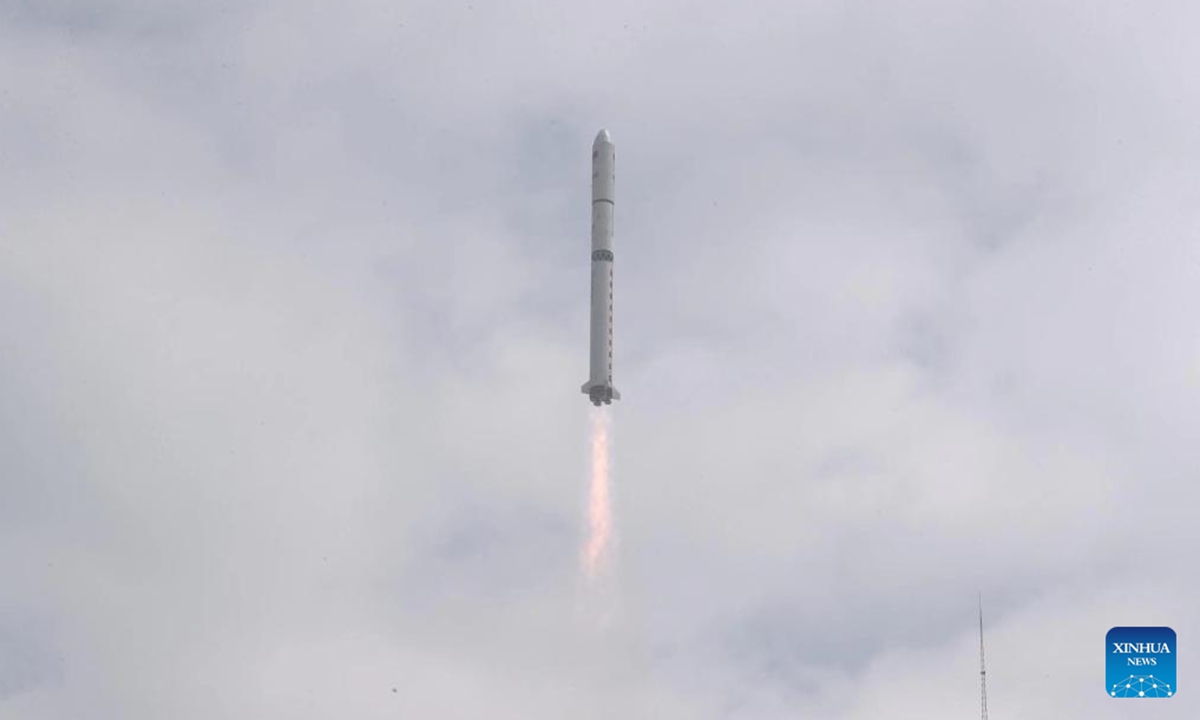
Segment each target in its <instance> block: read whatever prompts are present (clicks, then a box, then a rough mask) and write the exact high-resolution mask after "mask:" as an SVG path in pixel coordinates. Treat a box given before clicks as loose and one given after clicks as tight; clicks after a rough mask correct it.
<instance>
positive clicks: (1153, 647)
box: [1104, 627, 1176, 698]
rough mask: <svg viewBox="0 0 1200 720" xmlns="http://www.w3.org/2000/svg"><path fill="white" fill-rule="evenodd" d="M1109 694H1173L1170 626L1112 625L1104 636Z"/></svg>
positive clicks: (1120, 696)
mask: <svg viewBox="0 0 1200 720" xmlns="http://www.w3.org/2000/svg"><path fill="white" fill-rule="evenodd" d="M1104 647H1105V648H1106V656H1107V658H1108V660H1107V661H1106V663H1105V667H1106V672H1105V677H1106V679H1107V681H1108V695H1109V697H1115V698H1167V697H1174V695H1175V651H1176V647H1175V631H1174V630H1172V629H1171V628H1169V627H1115V628H1113V629H1112V630H1109V631H1108V636H1107V637H1105V639H1104Z"/></svg>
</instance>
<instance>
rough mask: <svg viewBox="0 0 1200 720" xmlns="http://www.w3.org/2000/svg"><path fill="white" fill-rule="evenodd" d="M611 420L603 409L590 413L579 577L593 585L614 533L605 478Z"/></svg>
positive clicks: (607, 563) (608, 561)
mask: <svg viewBox="0 0 1200 720" xmlns="http://www.w3.org/2000/svg"><path fill="white" fill-rule="evenodd" d="M610 427H611V418H610V417H609V414H608V409H607V408H600V407H597V408H594V409H593V410H592V463H591V472H592V477H591V485H590V487H589V489H588V504H587V505H588V506H587V539H586V541H585V542H584V546H583V557H582V566H583V574H584V577H585V578H586V579H587V582H588V584H589V585H595V583H596V582H598V581H599V580H600V578H601V577H603V576H604V575H605V574H606V573H607V571H608V570H609V569H610V567H611V565H612V555H613V545H614V540H615V538H614V533H613V518H612V486H611V484H610V480H611V478H610V475H609V469H610V466H609V457H610V447H609V437H610V433H609V430H610Z"/></svg>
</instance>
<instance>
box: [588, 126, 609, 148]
mask: <svg viewBox="0 0 1200 720" xmlns="http://www.w3.org/2000/svg"><path fill="white" fill-rule="evenodd" d="M604 144H608V145H612V136H611V135H609V134H608V131H607V130H601V131H600V132H599V133H597V134H596V142H594V143H592V146H593V147H595V146H597V145H604Z"/></svg>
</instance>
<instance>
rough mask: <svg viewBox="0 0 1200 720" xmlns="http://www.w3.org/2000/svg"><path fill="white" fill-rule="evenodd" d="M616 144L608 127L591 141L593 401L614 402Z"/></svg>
mask: <svg viewBox="0 0 1200 720" xmlns="http://www.w3.org/2000/svg"><path fill="white" fill-rule="evenodd" d="M616 162H617V153H616V147H615V146H614V145H613V142H612V138H611V137H610V136H609V134H608V131H607V130H601V131H600V133H599V134H598V135H596V141H595V142H593V143H592V328H591V352H590V353H589V358H590V365H591V369H590V373H589V374H588V381H587V382H585V383H584V384H583V387H582V388H580V390H581V391H583V393H584V394H585V395H587V396H588V399H589V400H591V402H592V404H593V405H595V406H597V407H599V406H600V404H601V403H604V404H605V405H611V404H612V401H613V400H620V399H621V393H619V392H617V389H616V388H615V387H613V200H614V194H613V188H614V186H615V185H616Z"/></svg>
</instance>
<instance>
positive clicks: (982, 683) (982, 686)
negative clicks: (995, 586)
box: [979, 593, 988, 720]
mask: <svg viewBox="0 0 1200 720" xmlns="http://www.w3.org/2000/svg"><path fill="white" fill-rule="evenodd" d="M979 717H980V719H981V720H988V714H987V666H985V665H984V662H983V593H979Z"/></svg>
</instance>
